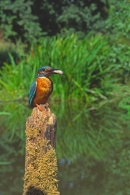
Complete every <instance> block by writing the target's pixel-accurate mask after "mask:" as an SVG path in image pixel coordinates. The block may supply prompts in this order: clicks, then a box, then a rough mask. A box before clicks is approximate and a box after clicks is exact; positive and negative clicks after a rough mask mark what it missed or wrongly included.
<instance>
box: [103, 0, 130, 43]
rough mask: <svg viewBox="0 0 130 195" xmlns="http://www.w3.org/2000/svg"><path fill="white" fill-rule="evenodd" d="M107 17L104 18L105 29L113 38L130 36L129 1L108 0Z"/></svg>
mask: <svg viewBox="0 0 130 195" xmlns="http://www.w3.org/2000/svg"><path fill="white" fill-rule="evenodd" d="M109 5H110V8H109V12H108V13H109V17H108V19H107V20H106V30H107V31H108V33H110V35H112V34H113V36H114V39H119V36H120V37H126V38H130V21H129V18H130V1H129V0H123V1H116V0H114V1H113V0H109ZM129 43H130V40H129Z"/></svg>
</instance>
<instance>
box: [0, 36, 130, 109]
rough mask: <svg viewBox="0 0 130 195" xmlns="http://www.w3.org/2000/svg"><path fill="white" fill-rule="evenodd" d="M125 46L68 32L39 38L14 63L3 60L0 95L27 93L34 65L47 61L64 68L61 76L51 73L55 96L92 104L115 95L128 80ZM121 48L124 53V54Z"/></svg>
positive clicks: (47, 63)
mask: <svg viewBox="0 0 130 195" xmlns="http://www.w3.org/2000/svg"><path fill="white" fill-rule="evenodd" d="M129 50H130V46H128V45H125V44H120V45H113V47H111V43H109V41H108V39H107V38H105V37H103V36H101V35H97V36H92V35H91V34H90V35H88V36H86V37H85V38H84V39H78V36H77V35H75V34H72V35H71V36H70V35H68V36H67V37H65V38H63V37H60V36H59V37H52V38H50V37H48V38H44V39H41V40H40V44H39V45H32V48H31V51H30V53H29V54H27V55H25V56H24V58H23V59H22V60H21V61H20V62H19V64H18V65H17V64H16V62H15V61H14V58H13V57H12V55H9V56H10V60H11V66H10V65H8V64H5V65H4V66H3V68H2V70H1V71H0V75H1V76H0V77H1V80H0V88H1V92H0V93H1V99H4V100H10V97H11V100H19V99H23V98H25V97H27V95H28V92H29V88H30V85H31V83H32V82H33V81H34V79H35V77H36V74H37V69H38V68H39V67H41V66H43V65H51V66H52V67H56V68H59V69H61V70H63V72H64V75H63V76H52V77H51V78H52V80H53V81H54V93H53V97H55V98H56V99H57V98H58V99H60V100H62V101H64V100H66V99H69V100H78V99H79V101H80V100H81V101H85V102H86V103H87V104H88V106H93V103H96V102H97V101H98V100H107V99H108V98H113V97H116V94H117V93H118V97H120V96H122V95H121V94H123V93H122V92H123V90H125V91H126V92H127V91H128V88H127V86H126V87H124V86H123V84H124V83H126V84H127V83H129V77H128V75H129V71H130V70H129V52H128V51H129ZM124 52H126V54H127V57H126V56H125V57H124V55H123V53H124ZM7 75H8V79H7ZM126 81H127V82H126ZM119 91H120V93H119ZM125 91H124V92H125Z"/></svg>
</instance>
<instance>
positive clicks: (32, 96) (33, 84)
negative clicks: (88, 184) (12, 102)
mask: <svg viewBox="0 0 130 195" xmlns="http://www.w3.org/2000/svg"><path fill="white" fill-rule="evenodd" d="M36 87H37V82H36V81H34V82H33V83H32V85H31V87H30V91H29V105H30V106H31V105H32V103H33V99H34V97H35V93H36Z"/></svg>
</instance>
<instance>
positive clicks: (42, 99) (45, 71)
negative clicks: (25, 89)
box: [29, 66, 63, 108]
mask: <svg viewBox="0 0 130 195" xmlns="http://www.w3.org/2000/svg"><path fill="white" fill-rule="evenodd" d="M52 74H63V72H62V71H61V70H58V69H54V68H52V67H50V66H43V67H41V68H39V70H38V75H37V78H36V80H35V81H34V82H33V83H32V85H31V87H30V92H29V105H30V106H31V107H32V108H33V107H35V106H38V105H40V104H45V103H46V102H47V100H48V98H49V96H50V95H51V93H52V91H53V82H52V81H51V79H50V78H49V76H50V75H52Z"/></svg>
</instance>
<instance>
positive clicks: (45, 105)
mask: <svg viewBox="0 0 130 195" xmlns="http://www.w3.org/2000/svg"><path fill="white" fill-rule="evenodd" d="M36 106H37V108H38V110H39V111H41V112H42V111H45V110H47V109H48V106H49V104H48V103H46V104H40V105H39V104H36Z"/></svg>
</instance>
